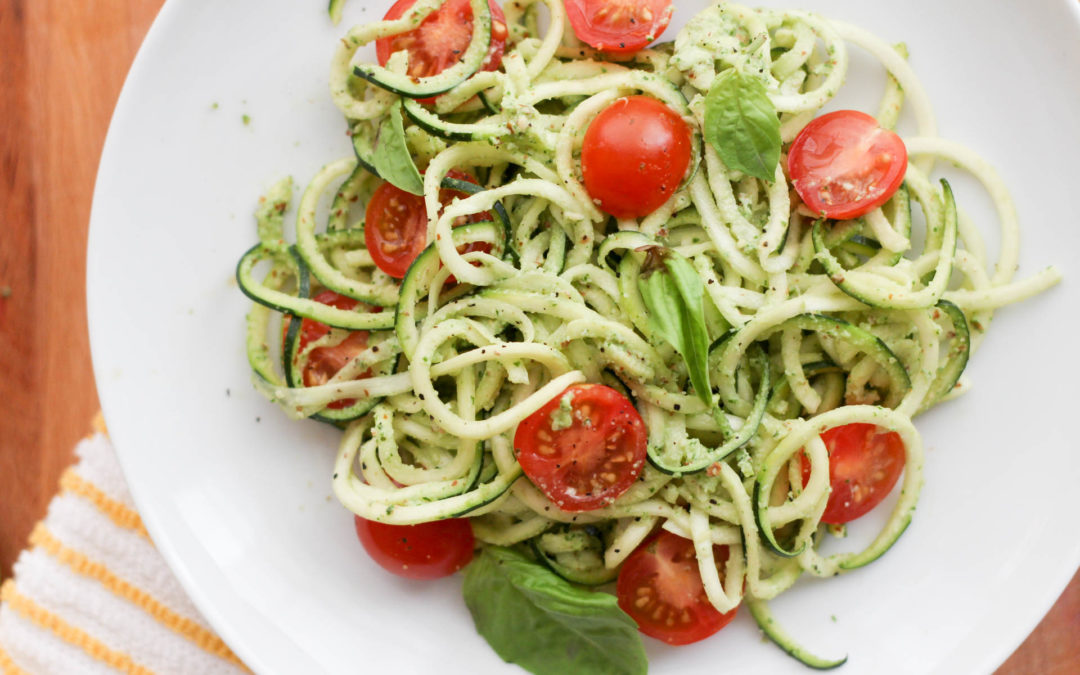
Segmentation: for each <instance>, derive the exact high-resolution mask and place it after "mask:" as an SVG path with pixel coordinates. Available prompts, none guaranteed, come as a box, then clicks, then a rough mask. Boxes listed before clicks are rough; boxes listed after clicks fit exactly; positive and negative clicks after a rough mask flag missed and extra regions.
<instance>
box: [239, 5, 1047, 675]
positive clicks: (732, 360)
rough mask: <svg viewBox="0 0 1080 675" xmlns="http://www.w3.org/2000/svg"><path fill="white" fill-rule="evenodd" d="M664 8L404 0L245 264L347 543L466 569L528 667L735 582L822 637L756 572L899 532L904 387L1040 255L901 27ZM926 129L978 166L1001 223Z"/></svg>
mask: <svg viewBox="0 0 1080 675" xmlns="http://www.w3.org/2000/svg"><path fill="white" fill-rule="evenodd" d="M674 9H675V8H674V6H673V3H671V2H670V1H668V0H646V1H642V2H627V1H625V0H531V1H530V0H511V1H510V2H507V3H506V4H505V5H504V6H500V5H498V4H497V3H496V2H494V1H493V0H491V1H489V0H442V1H440V0H399V1H398V2H396V3H395V4H393V5H392V6H390V7H389V8H388V10H387V11H386V14H385V17H384V18H383V19H382V20H381V21H376V22H372V23H365V24H360V25H356V26H354V27H352V28H350V29H349V30H348V31H347V32H346V33H345V34H344V36H343V37H342V39H341V44H340V46H338V48H337V52H336V54H335V56H334V58H333V62H332V64H331V70H330V95H331V96H332V97H333V100H334V102H335V103H336V104H337V106H338V108H339V109H340V110H341V112H342V114H343V115H344V117H345V119H346V120H347V122H348V128H349V137H350V140H351V145H352V151H351V152H350V153H349V154H348V156H346V157H343V158H341V159H337V160H334V161H331V162H330V163H328V164H326V165H325V166H324V167H323V168H322V169H321V170H320V171H319V172H318V173H317V174H316V175H315V176H314V177H313V178H312V179H311V180H310V181H309V182H308V184H307V186H306V187H305V188H304V190H303V192H302V195H301V197H300V199H299V201H298V203H297V204H296V206H295V209H294V208H293V205H292V199H291V197H292V191H293V186H292V182H291V180H290V179H286V180H284V181H281V182H280V183H278V184H276V185H274V186H273V187H272V188H271V189H270V190H269V191H268V192H267V194H266V195H265V196H264V197H263V199H262V200H261V202H260V205H259V207H258V210H257V213H256V220H257V225H258V238H259V241H258V243H257V244H256V245H255V246H254V247H252V248H251V249H250V250H249V251H248V252H247V253H245V254H244V255H243V257H242V258H241V259H240V262H239V265H238V267H237V279H238V282H239V285H240V288H241V289H242V290H243V292H244V293H245V294H246V295H248V296H249V297H250V298H251V299H252V300H253V301H254V303H255V304H254V305H253V306H252V309H251V311H250V313H249V314H248V317H247V327H248V331H247V354H248V359H249V361H250V364H251V368H252V370H253V381H254V382H255V385H256V387H257V388H258V389H259V390H260V391H261V392H262V393H264V394H265V395H266V396H267V397H268V398H269V399H271V400H272V401H274V402H276V403H277V404H279V405H280V407H281V409H282V410H283V411H284V413H285V414H287V415H289V416H291V417H294V418H297V419H314V420H318V421H321V422H325V423H329V424H333V425H336V426H338V427H340V428H341V429H342V436H341V443H340V447H339V449H338V456H337V461H336V464H335V468H334V473H333V476H332V481H333V489H334V493H335V495H336V496H337V498H338V499H339V500H340V501H341V503H342V504H343V505H344V506H345V507H346V508H348V509H349V510H350V511H352V512H353V513H354V514H356V530H357V534H358V536H359V538H360V541H361V542H362V543H363V545H364V547H365V548H366V550H367V551H368V552H369V553H370V555H371V556H372V557H373V558H374V560H375V561H376V562H378V563H379V564H380V565H381V566H382V567H384V568H386V569H387V570H389V571H390V572H393V573H395V574H399V575H402V576H406V577H411V578H416V579H430V578H437V577H441V576H446V575H450V574H453V573H456V572H458V571H459V570H464V584H463V592H464V596H465V602H466V604H467V606H468V608H469V611H470V612H471V614H472V617H473V619H474V621H475V623H476V627H477V630H478V631H479V632H480V634H481V635H483V636H484V638H485V639H487V640H488V642H489V643H490V644H491V646H492V647H493V649H495V651H496V652H497V653H498V654H499V655H500V656H501V657H502V658H504V659H505V660H507V661H509V662H513V663H517V664H519V665H521V666H522V667H524V668H526V669H528V670H531V671H533V672H643V671H644V670H645V669H646V668H647V661H646V658H645V652H644V649H643V641H642V638H641V636H640V634H641V633H643V634H645V635H647V636H649V637H651V638H655V639H658V640H661V641H663V642H666V643H668V644H671V645H684V644H689V643H693V642H697V641H700V640H703V639H705V638H707V637H709V636H710V635H712V634H714V633H716V632H717V631H719V630H721V629H722V628H723V627H724V626H725V625H727V624H728V623H729V622H730V621H731V620H732V619H733V618H734V616H735V615H736V613H737V612H738V610H739V608H740V607H742V606H745V611H746V612H747V613H748V614H750V615H751V616H752V617H753V619H754V620H755V621H756V622H757V624H758V626H759V627H760V628H761V630H762V631H763V632H764V634H765V635H766V636H767V637H769V638H770V639H772V640H773V641H775V642H776V643H777V644H778V645H779V646H780V647H781V648H783V649H784V650H785V651H787V652H788V653H789V654H790V655H791V656H793V657H794V658H796V659H798V660H799V661H801V662H802V663H804V664H806V665H808V666H811V667H814V668H831V667H835V666H838V665H841V664H842V663H843V662H844V659H843V658H827V657H822V656H818V655H817V654H816V653H815V652H814V650H812V649H807V648H806V647H804V646H802V645H801V644H800V642H799V641H798V640H797V639H796V638H795V637H793V636H791V635H789V634H788V633H787V632H786V631H785V629H784V628H783V626H782V624H781V622H780V621H779V620H778V618H777V617H775V616H773V614H772V613H771V611H770V608H769V601H770V600H771V599H773V598H775V597H776V596H778V595H779V594H781V593H783V592H785V591H786V590H788V589H789V588H791V587H792V586H793V585H795V584H796V582H797V581H798V580H799V578H800V577H802V576H804V575H809V576H816V577H830V576H834V575H837V574H841V573H847V572H852V571H854V570H857V569H859V568H861V567H863V566H865V565H868V564H870V563H872V562H873V561H875V560H876V559H878V558H879V557H880V556H882V555H884V554H885V553H886V552H888V550H889V548H890V547H891V546H892V545H893V544H894V543H895V542H896V541H897V539H898V538H899V537H900V536H901V535H902V534H903V532H904V530H905V529H906V528H907V527H908V526H909V525H910V524H911V522H912V516H913V512H914V510H915V507H916V505H917V503H918V499H919V492H920V489H921V487H922V484H923V481H924V475H923V450H922V442H921V440H920V436H919V433H918V431H917V429H916V426H915V424H914V423H913V418H915V417H916V416H917V415H918V414H919V413H921V412H923V411H925V410H927V409H929V408H931V407H933V406H936V405H938V404H942V403H944V402H947V401H948V400H949V399H951V398H954V397H956V396H958V395H961V394H962V393H963V392H964V391H965V390H966V389H967V388H969V387H970V382H969V381H968V380H967V378H966V377H965V376H964V374H963V373H964V369H965V366H966V365H967V363H968V360H969V359H970V358H971V357H972V355H973V354H974V352H975V351H976V350H977V349H978V347H979V345H980V343H981V341H982V339H983V336H984V335H985V333H986V331H987V330H988V329H989V327H990V324H991V319H992V317H993V314H994V312H995V311H996V310H997V309H999V308H1000V307H1002V306H1004V305H1007V304H1010V303H1015V302H1019V301H1022V300H1024V299H1026V298H1029V297H1031V296H1033V295H1035V294H1038V293H1039V292H1041V291H1043V290H1046V289H1047V288H1049V287H1050V286H1052V285H1054V284H1055V283H1057V281H1058V280H1059V279H1060V276H1061V275H1060V273H1059V272H1058V270H1056V269H1055V268H1052V267H1049V268H1047V269H1045V270H1044V271H1042V272H1040V273H1038V274H1036V275H1034V276H1031V277H1028V278H1026V279H1022V280H1014V273H1015V271H1016V262H1017V255H1018V254H1017V251H1018V244H1019V226H1018V219H1017V214H1016V211H1015V208H1014V207H1013V204H1012V201H1011V198H1010V196H1009V193H1008V190H1007V189H1006V187H1005V185H1004V184H1003V182H1002V181H1001V179H1000V178H999V177H998V175H997V173H996V172H995V171H994V169H993V168H992V167H991V166H989V165H988V164H987V163H986V162H984V161H983V160H982V159H980V158H979V156H978V155H976V154H975V153H973V152H972V151H971V150H969V149H967V148H965V147H963V146H961V145H959V144H957V143H954V142H952V141H949V140H947V139H943V138H940V137H938V135H937V131H936V126H935V122H934V114H933V110H932V108H931V106H930V103H929V101H928V99H927V96H926V93H925V91H924V90H923V88H922V86H921V85H920V83H919V80H918V78H917V76H916V74H915V73H914V72H913V70H912V69H911V67H910V66H909V65H908V63H907V60H906V56H907V53H906V48H905V46H904V45H903V44H890V43H889V42H886V41H884V40H882V39H881V38H879V37H877V36H875V35H872V34H871V33H869V32H867V31H865V30H863V29H861V28H858V27H856V26H853V25H850V24H847V23H844V22H842V21H837V20H830V19H826V18H823V17H820V16H817V15H815V14H812V13H808V12H803V11H795V10H786V11H779V10H773V9H751V8H748V7H744V6H742V5H738V4H734V3H729V2H721V3H717V4H714V5H712V6H710V7H708V8H707V9H705V10H704V11H702V12H701V13H699V14H697V15H696V16H694V17H693V18H691V19H690V20H689V22H688V23H687V25H686V27H685V28H684V29H683V30H682V31H680V32H679V33H678V34H677V35H675V36H664V35H663V34H664V31H665V28H666V27H667V25H668V22H669V21H670V19H671V16H672V12H673V11H674ZM342 13H343V9H342V3H341V2H339V1H337V0H335V1H333V2H331V4H330V14H331V17H333V18H335V19H336V18H339V17H340V16H341V15H342ZM670 37H673V39H669V40H668V41H664V39H665V38H670ZM372 43H374V47H375V54H376V62H367V61H365V60H363V59H362V58H359V57H358V56H357V52H358V50H359V49H360V48H361V47H363V46H365V45H369V44H372ZM852 45H854V46H856V47H858V48H860V49H863V50H865V51H867V52H869V53H870V54H871V55H873V56H874V57H876V59H877V60H879V61H880V62H881V64H882V65H883V66H884V68H885V70H886V71H887V79H886V81H884V82H883V89H884V94H883V96H882V97H881V101H880V105H879V106H878V107H877V109H875V110H869V111H860V110H850V109H832V106H831V105H830V104H831V102H832V101H833V99H834V97H835V96H836V95H837V93H838V91H840V90H841V88H842V87H843V85H844V82H845V78H846V74H847V71H848V67H849V56H848V50H849V48H850V47H851V46H852ZM905 108H907V109H909V110H910V114H911V116H912V117H913V118H914V121H915V127H916V132H915V133H914V134H912V135H905V136H904V137H901V136H900V135H898V133H897V132H896V131H895V130H894V129H895V128H896V126H897V123H898V121H899V119H900V116H901V113H902V111H903V110H904V109H905ZM826 109H827V110H828V112H826ZM941 161H944V162H947V163H950V164H952V165H956V166H958V167H960V168H962V169H964V170H966V171H968V172H970V173H971V174H973V175H974V176H975V177H976V178H977V179H978V180H979V181H981V182H982V183H983V184H984V185H985V187H986V189H987V191H988V192H989V194H990V196H991V198H992V200H993V202H994V205H995V207H996V210H997V216H998V219H999V223H998V227H999V228H1000V239H1001V249H1000V252H999V255H998V257H997V259H996V260H991V259H990V258H989V256H988V254H987V252H986V246H985V244H984V242H983V236H982V234H981V229H980V228H982V227H985V226H986V224H984V223H976V222H973V221H972V220H971V219H969V218H968V217H967V216H966V215H965V213H964V210H963V208H962V206H961V205H960V204H958V201H957V199H956V197H955V196H954V194H953V190H952V188H951V187H950V185H949V183H948V182H947V181H945V180H940V181H938V180H935V179H933V178H932V177H931V176H932V171H933V168H934V165H935V163H936V162H941ZM287 217H288V219H289V221H290V223H292V222H295V228H294V234H295V236H292V235H290V236H288V237H286V233H285V230H286V227H285V224H286V218H287ZM926 480H930V481H932V480H933V476H928V477H926ZM890 493H892V497H891V499H890ZM883 503H884V504H883ZM879 506H880V509H889V514H888V517H887V518H884V519H882V520H881V521H880V522H882V523H883V525H882V526H881V528H880V530H879V531H878V532H877V533H876V535H874V536H873V537H872V539H869V540H868V543H867V544H865V545H859V546H854V547H852V546H850V545H849V546H848V547H847V548H846V549H845V547H844V544H845V543H848V542H845V541H842V540H843V539H844V538H845V537H846V526H847V523H849V522H852V521H856V520H857V519H859V518H861V517H862V516H864V515H866V514H867V513H869V512H871V511H872V510H874V509H875V508H878V507H879ZM838 540H840V541H838ZM835 551H839V552H835Z"/></svg>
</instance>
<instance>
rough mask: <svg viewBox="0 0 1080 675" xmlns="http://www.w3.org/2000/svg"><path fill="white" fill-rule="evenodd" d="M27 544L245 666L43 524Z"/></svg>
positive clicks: (204, 633) (207, 648)
mask: <svg viewBox="0 0 1080 675" xmlns="http://www.w3.org/2000/svg"><path fill="white" fill-rule="evenodd" d="M30 545H31V546H36V547H38V548H40V549H42V550H43V551H45V552H47V553H48V554H49V555H51V556H53V557H54V558H56V559H57V560H59V561H60V562H62V563H64V564H65V565H67V566H68V567H70V568H71V569H72V571H74V572H75V573H77V574H81V575H83V576H85V577H90V578H91V579H95V580H97V581H99V582H101V585H102V586H104V587H105V588H106V589H108V590H109V591H110V592H111V593H113V594H114V595H118V596H120V597H121V598H124V599H125V600H127V601H128V602H130V603H131V604H133V605H135V606H136V607H138V608H139V609H141V610H143V611H144V612H146V613H147V614H149V615H150V616H152V617H154V619H156V620H157V621H158V622H159V623H160V624H161V625H163V626H165V627H166V628H169V629H170V630H172V631H174V632H176V633H177V634H179V635H182V636H184V637H185V638H187V639H188V640H191V642H193V643H194V644H195V645H196V646H197V647H199V648H200V649H202V650H204V651H207V652H209V653H211V654H213V655H214V656H217V657H218V658H221V659H224V660H226V661H228V662H229V663H232V664H233V665H235V666H238V667H240V668H245V666H244V664H243V663H242V662H241V661H240V659H238V658H236V656H235V655H234V654H233V653H232V651H230V650H229V648H228V647H227V646H226V645H225V643H224V642H223V641H222V640H221V638H219V637H218V636H217V635H214V634H213V633H212V632H210V631H209V630H207V629H205V628H203V627H202V626H200V625H199V624H197V623H195V622H194V621H192V620H191V619H189V618H187V617H185V616H181V615H180V614H177V613H176V612H174V611H173V610H171V609H169V608H168V607H167V606H166V605H165V604H164V603H162V602H161V601H159V600H158V599H157V598H155V597H154V596H152V595H150V594H149V593H147V592H146V591H144V590H142V589H141V588H138V587H136V586H135V585H133V584H131V583H129V582H127V581H125V580H123V579H121V578H120V577H118V576H116V574H114V573H113V572H112V571H110V570H109V568H107V567H105V565H102V564H101V563H99V562H95V561H93V560H91V559H89V558H87V557H86V556H85V555H83V554H82V553H80V552H78V551H76V550H74V549H72V548H69V547H67V546H65V545H64V544H63V543H62V542H61V541H60V540H59V539H57V538H56V537H54V536H53V534H52V533H51V532H49V530H48V528H46V527H45V525H44V524H42V523H38V524H37V526H36V527H34V531H33V532H32V533H31V534H30Z"/></svg>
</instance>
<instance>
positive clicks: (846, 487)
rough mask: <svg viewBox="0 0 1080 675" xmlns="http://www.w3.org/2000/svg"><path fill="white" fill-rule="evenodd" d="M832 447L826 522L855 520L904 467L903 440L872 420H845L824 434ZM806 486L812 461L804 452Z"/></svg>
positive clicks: (888, 488) (886, 491)
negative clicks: (844, 422) (841, 424)
mask: <svg viewBox="0 0 1080 675" xmlns="http://www.w3.org/2000/svg"><path fill="white" fill-rule="evenodd" d="M821 439H822V440H823V441H825V447H826V448H828V450H829V484H830V485H831V486H832V492H831V493H829V502H828V504H827V505H826V506H825V513H824V515H822V516H821V521H822V522H824V523H832V524H834V525H839V524H840V523H848V522H851V521H852V520H855V519H856V518H858V517H859V516H862V515H864V514H866V513H867V512H869V511H870V510H871V509H873V508H874V507H875V506H877V505H878V504H880V503H881V501H882V500H883V499H885V497H886V495H888V494H889V492H890V491H891V490H892V489H893V486H894V485H896V481H897V480H898V479H899V478H900V474H901V473H902V472H903V470H904V457H905V452H904V441H903V440H902V439H901V438H900V435H899V434H897V433H896V432H895V431H885V430H884V429H881V428H880V427H877V426H874V425H873V424H859V423H855V424H845V425H843V426H839V427H833V428H832V429H829V430H827V431H826V432H825V433H823V434H821ZM802 476H803V486H804V487H805V486H806V483H807V482H808V481H809V480H810V462H809V461H806V456H805V455H803V462H802Z"/></svg>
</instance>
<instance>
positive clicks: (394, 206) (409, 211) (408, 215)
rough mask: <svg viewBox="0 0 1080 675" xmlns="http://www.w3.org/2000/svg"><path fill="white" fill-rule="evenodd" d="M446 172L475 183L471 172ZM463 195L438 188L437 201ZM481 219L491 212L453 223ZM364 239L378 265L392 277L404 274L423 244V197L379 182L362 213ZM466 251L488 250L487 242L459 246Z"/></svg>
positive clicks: (451, 176) (465, 195) (422, 248)
mask: <svg viewBox="0 0 1080 675" xmlns="http://www.w3.org/2000/svg"><path fill="white" fill-rule="evenodd" d="M447 176H448V177H450V178H456V179H458V180H465V181H468V182H470V183H473V184H475V183H476V181H475V180H474V179H473V177H472V176H470V175H468V174H466V173H462V172H461V171H456V170H455V171H451V172H450V173H448V174H447ZM467 196H468V195H467V194H465V193H464V192H460V191H458V190H439V201H441V202H442V203H443V205H444V206H445V205H447V204H449V203H450V202H452V201H453V200H454V199H455V198H463V197H467ZM484 220H491V214H490V213H487V212H485V213H482V214H477V215H475V216H470V217H469V218H467V219H464V220H463V221H462V223H455V224H464V223H465V222H481V221H484ZM364 243H365V244H366V245H367V249H368V251H369V252H370V253H371V258H372V259H373V260H374V261H375V264H376V265H377V266H378V268H379V269H381V270H382V271H383V272H386V273H387V274H389V275H390V276H392V277H394V278H395V279H402V278H404V277H405V272H407V271H408V270H409V265H411V264H412V261H413V260H416V256H418V255H420V254H421V253H423V251H424V249H425V248H426V247H427V213H426V211H425V210H424V198H423V197H421V196H420V195H414V194H412V193H411V192H405V191H404V190H401V189H399V188H396V187H394V186H393V185H391V184H390V183H383V184H382V185H380V186H379V187H378V189H376V190H375V194H373V195H372V196H371V201H369V202H368V205H367V210H366V212H365V213H364ZM485 247H486V248H485ZM468 251H485V252H489V251H491V245H490V244H487V243H486V242H482V243H478V244H470V245H469V246H466V247H463V248H462V249H461V250H460V252H461V253H466V252H468Z"/></svg>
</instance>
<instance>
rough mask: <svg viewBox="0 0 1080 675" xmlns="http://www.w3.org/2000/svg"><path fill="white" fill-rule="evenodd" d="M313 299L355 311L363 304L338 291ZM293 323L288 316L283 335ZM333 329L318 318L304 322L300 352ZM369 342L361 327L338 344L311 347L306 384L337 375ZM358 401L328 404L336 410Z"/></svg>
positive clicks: (368, 375)
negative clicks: (317, 319)
mask: <svg viewBox="0 0 1080 675" xmlns="http://www.w3.org/2000/svg"><path fill="white" fill-rule="evenodd" d="M312 299H313V300H314V301H315V302H319V303H322V304H324V305H330V306H331V307H337V308H338V309H344V310H353V309H356V308H357V307H359V306H360V303H359V302H358V301H356V300H354V299H352V298H350V297H347V296H344V295H341V294H340V293H336V292H334V291H323V292H321V293H319V294H318V295H316V296H315V297H314V298H312ZM381 310H382V308H381V307H377V308H372V311H376V312H377V311H381ZM289 323H290V317H285V324H284V326H283V327H282V337H284V334H285V333H287V332H288V330H289ZM329 332H330V326H327V325H326V324H325V323H322V322H320V321H315V320H314V319H304V320H303V321H301V322H300V335H299V336H298V338H297V340H298V343H299V344H298V346H297V353H298V354H299V353H300V352H303V351H304V349H306V348H307V346H308V345H309V344H311V343H312V342H315V341H316V340H320V339H322V338H323V337H324V336H326V335H327V334H328V333H329ZM367 343H368V332H367V331H366V330H360V331H354V332H351V333H349V335H348V336H346V337H345V339H344V340H342V341H341V342H340V343H338V344H336V345H326V346H323V347H316V348H315V349H313V350H311V354H309V355H308V359H307V363H306V364H304V372H303V373H302V378H303V381H304V386H305V387H316V386H318V385H320V384H326V383H327V382H328V381H329V380H330V378H332V377H333V376H334V375H337V372H338V371H339V370H341V369H342V368H344V367H345V366H346V365H347V364H348V363H349V362H350V361H352V360H353V359H354V358H356V356H357V355H358V354H359V353H360V352H362V351H364V350H365V349H367ZM360 377H361V378H363V377H371V370H370V369H369V370H366V371H364V372H363V373H361V374H360ZM354 403H356V400H355V399H342V400H340V401H333V402H331V403H329V404H327V406H326V407H327V408H330V409H332V410H341V409H343V408H348V407H349V406H351V405H353V404H354Z"/></svg>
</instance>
